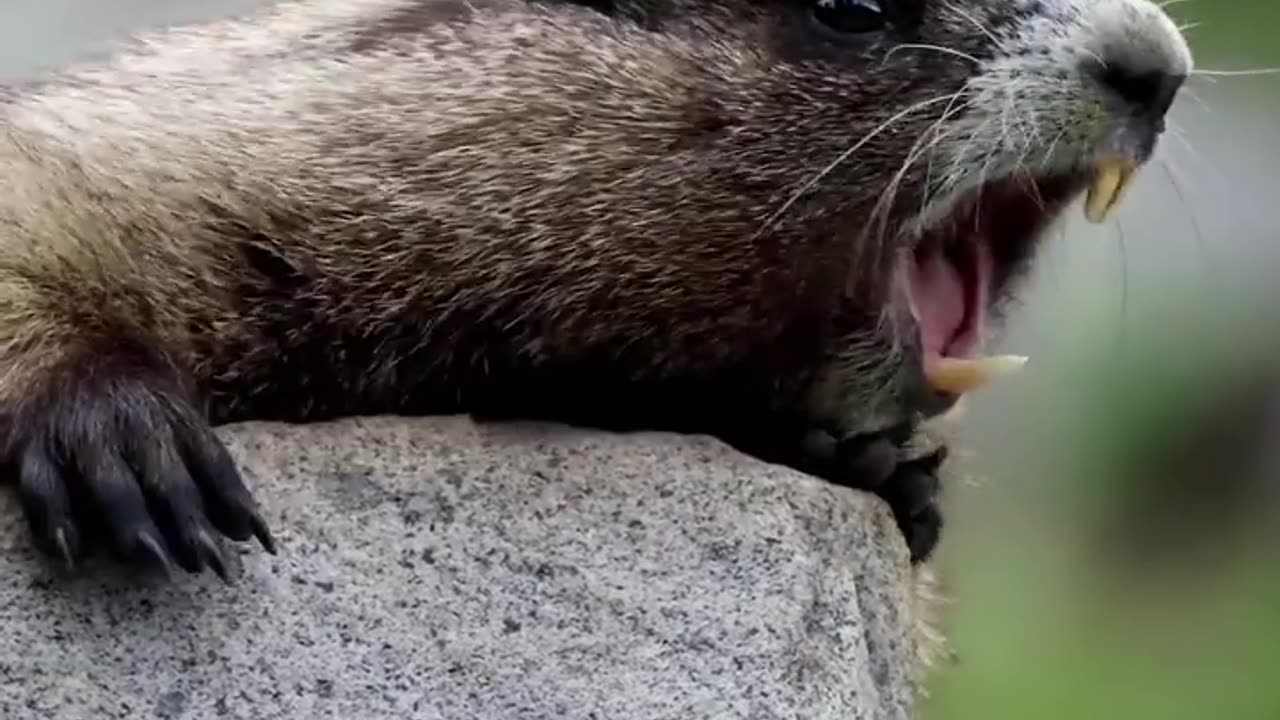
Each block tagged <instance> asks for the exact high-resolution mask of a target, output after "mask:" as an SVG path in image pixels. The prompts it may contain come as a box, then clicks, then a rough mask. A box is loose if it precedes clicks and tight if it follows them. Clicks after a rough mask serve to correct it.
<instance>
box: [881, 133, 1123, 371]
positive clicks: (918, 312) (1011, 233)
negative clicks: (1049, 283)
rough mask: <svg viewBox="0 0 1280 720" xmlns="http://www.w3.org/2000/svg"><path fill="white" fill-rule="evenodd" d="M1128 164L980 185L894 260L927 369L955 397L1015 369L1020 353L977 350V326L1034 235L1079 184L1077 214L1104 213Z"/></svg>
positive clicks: (1023, 260)
mask: <svg viewBox="0 0 1280 720" xmlns="http://www.w3.org/2000/svg"><path fill="white" fill-rule="evenodd" d="M1135 169H1136V166H1135V165H1134V163H1132V162H1131V161H1129V160H1127V159H1122V158H1114V159H1107V160H1104V161H1101V162H1099V163H1098V165H1097V167H1096V168H1095V169H1094V172H1093V173H1092V174H1090V173H1084V172H1079V173H1062V174H1051V175H1041V176H1031V175H1027V174H1019V175H1014V176H1009V177H1006V178H1002V179H999V180H996V181H993V182H991V183H988V184H986V185H984V186H982V187H980V188H978V189H976V190H974V191H972V192H971V193H969V195H968V196H967V197H965V198H963V199H962V200H961V201H959V202H958V203H956V205H955V207H954V209H953V210H952V211H951V213H950V214H949V215H948V216H947V217H945V218H944V219H943V220H942V221H940V222H937V223H934V224H933V225H932V226H931V227H930V228H929V229H928V230H927V231H925V232H924V233H923V234H922V235H921V236H920V238H919V240H918V241H917V242H916V243H915V245H914V246H913V247H912V248H910V249H909V250H907V251H905V253H904V255H903V257H902V258H901V259H900V260H899V263H898V267H897V282H898V284H899V287H900V289H901V291H902V292H903V294H904V295H905V297H906V300H907V303H908V306H909V308H910V311H911V315H912V317H913V318H914V320H915V322H916V326H917V327H918V328H919V332H920V346H921V347H920V349H921V352H922V355H923V357H922V359H923V365H924V372H925V377H926V379H927V380H928V382H929V384H930V385H931V386H932V387H933V389H934V390H935V391H937V392H939V393H942V394H944V395H948V396H959V395H962V394H964V393H966V392H969V391H971V390H974V389H976V388H978V387H980V386H982V385H984V384H986V383H987V382H989V381H990V380H991V379H993V378H995V377H997V376H999V375H1004V374H1007V373H1008V372H1011V371H1013V370H1017V369H1018V368H1020V367H1021V366H1022V364H1023V363H1025V362H1026V358H1023V357H1018V356H1010V355H1004V356H991V357H986V356H980V355H979V352H980V350H981V346H982V341H983V337H984V333H985V331H986V329H987V327H988V325H989V324H990V322H991V319H992V316H993V315H994V313H995V308H996V307H997V306H998V305H999V302H1000V300H1001V299H1002V298H1003V297H1004V296H1005V295H1006V294H1007V293H1008V286H1009V284H1010V282H1011V280H1013V279H1014V278H1015V277H1016V276H1017V275H1019V274H1020V272H1021V271H1022V270H1023V269H1024V268H1025V267H1026V265H1027V264H1028V262H1029V261H1030V259H1031V257H1032V255H1033V254H1034V251H1035V248H1036V244H1037V243H1036V241H1037V238H1038V237H1039V236H1040V235H1041V234H1042V233H1043V231H1044V230H1045V228H1046V227H1047V226H1048V225H1049V224H1050V223H1051V222H1052V221H1053V220H1054V219H1055V218H1056V217H1057V216H1058V215H1059V214H1060V213H1061V211H1062V210H1063V209H1064V208H1065V207H1066V206H1067V205H1068V204H1069V203H1070V202H1071V201H1072V200H1074V199H1075V198H1076V197H1078V196H1079V195H1080V194H1081V193H1082V192H1083V191H1084V190H1085V189H1086V187H1087V188H1088V199H1087V201H1086V203H1085V214H1086V216H1087V217H1088V218H1089V220H1091V221H1093V222H1102V221H1104V220H1105V219H1106V218H1107V217H1108V215H1109V214H1110V212H1111V210H1112V209H1114V208H1115V206H1116V205H1117V204H1118V202H1119V200H1120V198H1121V196H1122V194H1123V192H1124V190H1125V188H1126V187H1127V185H1128V184H1129V180H1130V178H1131V177H1132V175H1133V172H1134V170H1135Z"/></svg>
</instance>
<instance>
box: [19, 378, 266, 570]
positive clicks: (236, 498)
mask: <svg viewBox="0 0 1280 720" xmlns="http://www.w3.org/2000/svg"><path fill="white" fill-rule="evenodd" d="M172 388H176V385H170V384H169V383H167V382H165V380H164V376H163V375H160V376H158V377H157V376H153V375H152V374H151V373H149V372H148V371H137V370H133V369H130V370H125V371H119V370H116V371H113V370H112V368H110V367H109V366H106V363H105V362H104V361H102V360H97V359H95V360H90V361H88V363H87V364H85V365H83V366H81V367H77V368H75V372H68V373H67V374H66V378H65V380H63V381H61V382H50V383H48V384H47V385H45V386H43V388H42V390H43V391H42V392H41V393H39V395H38V396H37V398H33V401H31V402H29V403H27V404H25V406H24V407H23V408H22V409H21V410H20V412H18V413H16V414H15V415H14V416H12V417H13V422H12V424H11V425H10V427H9V428H8V436H7V442H6V443H5V445H4V448H5V450H6V453H7V455H6V458H5V460H6V461H7V463H8V465H9V467H10V468H11V471H12V472H14V473H16V476H17V482H18V487H19V492H20V496H21V499H22V505H23V508H24V510H25V512H26V516H27V520H28V522H29V523H30V526H31V530H32V533H33V534H34V537H35V540H36V544H37V546H38V547H39V548H40V549H41V550H43V551H44V552H45V553H47V554H49V555H52V556H54V557H55V558H57V559H58V560H59V561H60V562H62V563H64V564H65V565H66V566H67V567H68V568H72V567H74V566H75V565H76V564H77V563H78V562H79V561H80V560H81V559H82V558H84V557H85V556H87V555H88V554H90V553H91V552H92V551H93V550H94V549H95V548H96V547H97V546H99V545H102V544H105V545H106V547H107V549H108V550H110V551H112V553H113V554H115V555H116V557H117V558H119V559H121V560H124V561H126V562H132V563H135V564H137V565H140V566H142V567H147V568H154V569H161V570H163V571H166V572H172V569H173V566H174V565H175V564H176V565H177V566H179V567H182V568H183V569H185V570H187V571H189V572H192V573H198V572H201V571H203V570H204V569H205V568H208V569H210V570H212V571H213V572H214V573H216V574H217V575H219V576H220V577H222V578H223V579H224V580H226V579H227V578H228V575H227V568H226V563H225V561H224V559H223V556H222V551H221V550H220V548H219V538H220V536H221V535H225V536H226V537H229V538H231V539H233V540H240V541H243V540H248V539H250V538H251V537H256V538H257V539H258V541H259V542H260V543H261V544H262V546H263V547H264V548H266V549H267V551H268V552H271V553H274V552H275V542H274V540H273V539H272V537H271V533H270V531H269V530H268V528H267V525H266V523H265V522H264V521H263V520H262V516H261V515H260V513H259V511H258V509H257V506H256V503H255V502H254V500H253V498H252V496H251V495H250V493H249V491H248V489H247V488H246V487H245V485H244V483H243V481H242V480H241V478H240V473H239V471H238V470H237V469H236V467H235V463H234V461H233V460H232V459H231V456H230V455H229V454H228V453H227V450H226V448H225V447H223V445H222V443H221V441H219V440H218V438H217V437H216V436H215V435H214V434H213V431H212V430H211V429H210V428H209V427H208V425H207V424H206V423H205V422H204V420H203V419H201V418H200V417H199V415H198V414H197V413H196V412H195V411H194V410H193V409H192V408H191V407H190V406H189V405H188V403H186V402H185V401H184V400H183V399H181V396H180V394H179V393H177V392H175V391H174V390H173V389H172Z"/></svg>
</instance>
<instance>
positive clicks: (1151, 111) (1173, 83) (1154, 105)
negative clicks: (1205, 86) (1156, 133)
mask: <svg viewBox="0 0 1280 720" xmlns="http://www.w3.org/2000/svg"><path fill="white" fill-rule="evenodd" d="M1101 79H1102V82H1103V84H1104V85H1106V86H1107V87H1108V88H1110V89H1111V91H1112V92H1114V93H1115V94H1116V95H1118V96H1119V97H1120V98H1121V99H1123V100H1125V101H1127V102H1129V103H1132V104H1133V106H1134V108H1135V109H1136V110H1137V111H1138V112H1139V113H1140V114H1141V115H1144V116H1146V117H1148V118H1150V119H1152V120H1155V121H1157V123H1158V124H1160V125H1162V126H1163V124H1164V116H1165V115H1166V114H1167V113H1168V112H1169V108H1170V107H1171V106H1172V105H1173V99H1174V97H1176V96H1177V94H1178V89H1179V88H1181V87H1182V83H1183V82H1184V81H1185V80H1186V79H1187V76H1186V75H1173V74H1171V73H1167V72H1164V71H1162V70H1152V71H1147V72H1134V71H1133V70H1130V69H1129V68H1127V67H1125V66H1123V65H1110V66H1108V67H1107V68H1105V69H1103V70H1102V73H1101Z"/></svg>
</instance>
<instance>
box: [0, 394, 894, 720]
mask: <svg viewBox="0 0 1280 720" xmlns="http://www.w3.org/2000/svg"><path fill="white" fill-rule="evenodd" d="M222 433H223V437H224V438H225V439H226V441H227V443H228V446H229V447H230V448H231V450H232V453H233V454H234V455H235V456H236V458H237V459H238V460H239V461H240V462H241V464H242V466H243V467H244V469H245V473H246V478H247V482H248V483H249V484H250V485H251V486H252V488H253V489H254V491H255V493H256V495H257V496H258V498H259V499H260V501H261V503H262V505H263V507H264V511H265V514H266V516H267V519H268V521H269V522H270V523H271V525H272V528H273V530H274V532H275V533H276V536H277V539H278V541H279V543H280V546H281V554H280V555H279V556H277V557H271V556H269V555H266V554H265V553H263V552H262V551H261V550H260V549H259V548H257V547H256V546H250V545H244V546H235V545H234V544H232V545H229V546H228V553H227V554H228V556H229V557H228V561H229V563H230V565H231V566H232V571H233V576H234V577H235V581H234V584H233V585H230V586H227V585H223V584H222V583H221V582H219V581H218V580H217V579H216V578H214V577H213V576H212V575H205V576H189V575H185V574H180V575H179V577H178V578H177V581H176V582H173V583H169V582H165V581H162V580H159V579H155V580H137V579H129V578H128V577H127V576H125V575H124V574H122V573H120V572H119V570H118V569H117V568H114V567H112V566H111V565H110V564H109V563H108V562H107V561H106V560H105V559H102V560H98V561H97V562H93V563H91V564H90V565H89V566H88V567H86V568H85V569H83V570H82V572H81V574H80V575H79V576H77V577H75V578H68V577H64V576H62V575H60V573H59V572H57V571H56V570H55V569H54V566H53V565H52V564H50V563H46V562H44V561H42V560H40V559H38V558H37V556H36V555H35V554H34V552H33V551H32V550H31V548H30V542H29V540H28V537H27V534H26V528H25V525H24V523H23V521H22V519H21V517H20V515H19V513H18V507H17V502H16V499H15V497H14V493H11V492H5V493H2V494H0V624H2V626H3V627H4V633H3V634H2V635H0V717H3V718H6V719H7V720H26V719H28V718H30V719H32V720H36V719H39V720H60V719H62V718H67V719H73V718H74V719H75V720H81V719H84V718H94V719H95V720H112V719H115V718H165V719H176V718H253V719H255V720H268V719H273V718H306V719H308V720H312V719H317V720H318V719H321V718H343V719H352V720H363V719H376V718H429V719H434V718H441V719H448V720H454V719H464V718H493V719H495V720H500V719H506V718H512V719H519V720H525V719H530V720H531V719H534V718H539V719H541V718H546V719H548V720H552V719H555V720H577V719H582V720H586V719H588V718H595V719H598V720H629V719H633V718H634V719H637V720H638V719H641V718H643V719H645V720H649V719H654V720H657V719H665V718H671V719H672V720H675V719H677V718H679V719H680V720H691V719H699V718H709V719H716V720H719V719H726V720H727V719H732V718H751V719H753V720H754V719H760V720H764V719H766V718H805V720H824V719H827V718H833V719H834V718H840V719H841V720H851V719H854V718H865V719H869V720H879V719H881V718H885V719H897V718H907V717H910V716H911V707H912V705H913V702H914V699H913V692H914V690H913V684H912V673H913V672H914V670H913V665H912V663H913V659H914V653H915V650H914V647H913V645H912V634H911V625H912V622H911V618H910V617H909V615H910V612H909V607H910V605H911V595H910V593H911V587H912V580H911V573H910V570H909V568H908V566H907V562H906V553H905V548H904V547H903V544H902V541H901V539H900V537H899V536H898V533H897V530H896V528H895V526H894V524H893V520H892V519H891V517H890V515H889V514H888V512H887V510H886V509H885V508H884V506H883V505H882V504H881V503H880V501H878V500H875V499H874V498H872V497H870V496H868V495H865V494H863V493H859V492H855V491H851V490H848V489H844V488H837V487H833V486H831V485H828V484H825V483H822V482H820V481H818V480H815V479H812V478H809V477H806V476H804V475H801V474H798V473H795V472H792V471H790V470H786V469H784V468H780V467H777V466H772V465H767V464H764V463H761V462H758V461H756V460H753V459H751V458H748V457H745V456H743V455H741V454H739V453H736V452H734V451H732V450H730V449H729V448H728V447H726V446H724V445H723V444H721V443H719V442H717V441H714V440H711V439H708V438H701V437H684V436H674V435H663V434H633V435H614V434H605V433H596V432H588V431H583V430H576V429H571V428H564V427H558V426H547V425H533V424H504V425H477V424H475V423H473V422H471V421H469V420H466V419H461V418H437V419H421V420H405V419H394V418H365V419H355V420H346V421H341V422H335V423H328V424H319V425H311V426H288V425H279V424H249V425H240V426H232V427H228V428H224V429H223V431H222Z"/></svg>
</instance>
